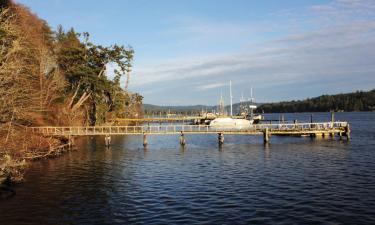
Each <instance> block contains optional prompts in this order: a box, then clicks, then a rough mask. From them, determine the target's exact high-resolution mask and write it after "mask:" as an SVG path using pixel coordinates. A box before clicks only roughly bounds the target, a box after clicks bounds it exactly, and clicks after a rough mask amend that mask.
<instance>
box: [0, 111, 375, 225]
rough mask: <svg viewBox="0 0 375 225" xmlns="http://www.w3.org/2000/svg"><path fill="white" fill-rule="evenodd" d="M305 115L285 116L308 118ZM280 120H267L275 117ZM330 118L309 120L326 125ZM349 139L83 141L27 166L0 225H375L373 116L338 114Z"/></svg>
mask: <svg viewBox="0 0 375 225" xmlns="http://www.w3.org/2000/svg"><path fill="white" fill-rule="evenodd" d="M309 115H310V114H286V118H287V119H289V120H292V119H295V118H297V119H298V120H299V121H303V120H309V119H310V117H309ZM278 117H279V115H277V114H271V115H267V118H269V119H272V118H273V119H277V118H278ZM329 117H330V116H329V114H314V119H316V120H326V121H327V120H329ZM335 117H336V119H337V120H348V121H349V122H350V123H351V129H352V140H351V141H350V142H349V143H348V142H346V141H339V140H331V139H329V138H327V139H313V140H311V139H310V138H308V137H302V138H301V137H275V136H272V137H271V139H270V144H269V145H266V146H264V145H263V139H262V137H261V136H229V135H226V136H225V144H224V146H223V147H222V148H219V147H218V144H217V136H216V135H203V136H200V135H187V146H186V147H185V148H182V147H180V146H179V144H178V136H150V137H149V140H148V141H149V146H148V148H147V149H144V148H143V147H142V137H141V136H128V137H120V136H119V137H114V138H113V139H112V142H113V145H112V147H111V148H110V149H106V148H105V147H104V138H103V137H96V138H82V139H80V140H79V141H78V143H77V146H78V150H77V151H74V152H70V153H67V154H65V155H63V156H62V157H59V158H56V159H52V160H43V161H40V162H36V163H34V164H33V165H32V167H31V169H30V170H29V171H28V173H27V174H26V181H25V183H23V184H21V185H18V186H17V187H16V188H15V190H16V192H17V194H16V196H15V197H13V198H11V199H8V200H6V201H1V202H0V224H257V223H258V224H374V223H375V147H374V146H375V131H374V128H375V113H373V112H372V113H336V115H335Z"/></svg>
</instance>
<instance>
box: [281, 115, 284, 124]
mask: <svg viewBox="0 0 375 225" xmlns="http://www.w3.org/2000/svg"><path fill="white" fill-rule="evenodd" d="M281 122H282V123H284V122H285V117H284V114H281Z"/></svg>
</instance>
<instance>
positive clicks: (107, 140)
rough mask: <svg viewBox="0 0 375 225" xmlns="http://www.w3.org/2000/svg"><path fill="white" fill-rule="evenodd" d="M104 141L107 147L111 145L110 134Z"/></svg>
mask: <svg viewBox="0 0 375 225" xmlns="http://www.w3.org/2000/svg"><path fill="white" fill-rule="evenodd" d="M104 141H105V146H107V147H109V146H110V145H111V136H109V135H108V134H107V135H106V136H105V138H104Z"/></svg>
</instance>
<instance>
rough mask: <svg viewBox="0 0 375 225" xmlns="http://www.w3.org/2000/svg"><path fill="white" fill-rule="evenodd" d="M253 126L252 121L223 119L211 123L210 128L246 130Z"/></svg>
mask: <svg viewBox="0 0 375 225" xmlns="http://www.w3.org/2000/svg"><path fill="white" fill-rule="evenodd" d="M251 124H253V121H252V120H246V119H234V118H230V117H223V118H216V119H214V120H212V121H211V123H210V127H223V128H236V129H244V128H249V127H251Z"/></svg>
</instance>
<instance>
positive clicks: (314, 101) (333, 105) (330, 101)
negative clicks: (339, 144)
mask: <svg viewBox="0 0 375 225" xmlns="http://www.w3.org/2000/svg"><path fill="white" fill-rule="evenodd" d="M247 103H248V102H244V103H243V104H247ZM240 105H241V103H235V104H233V114H237V113H238V112H239V110H240ZM256 105H257V106H258V110H257V111H258V112H265V113H286V112H329V111H374V110H375V89H374V90H372V91H367V92H366V91H357V92H353V93H346V94H336V95H322V96H319V97H315V98H308V99H305V100H298V101H284V102H279V103H256ZM143 108H144V111H145V113H146V114H152V113H154V114H157V113H160V112H161V113H166V112H170V113H177V114H194V113H199V112H201V111H202V110H204V111H205V110H207V111H208V112H210V111H213V110H217V106H206V105H193V106H157V105H150V104H144V105H143ZM225 109H226V111H227V112H229V111H230V106H226V107H225Z"/></svg>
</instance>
